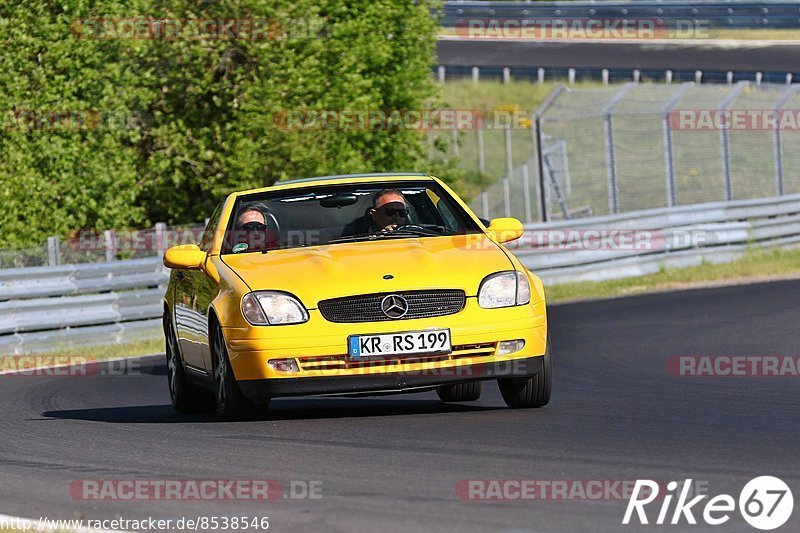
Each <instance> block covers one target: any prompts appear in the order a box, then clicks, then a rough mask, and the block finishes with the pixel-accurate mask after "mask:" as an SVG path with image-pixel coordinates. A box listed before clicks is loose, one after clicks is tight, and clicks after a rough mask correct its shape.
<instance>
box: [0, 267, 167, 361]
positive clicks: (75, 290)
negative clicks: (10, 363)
mask: <svg viewBox="0 0 800 533" xmlns="http://www.w3.org/2000/svg"><path fill="white" fill-rule="evenodd" d="M167 280H168V274H167V271H166V270H165V269H164V267H163V265H162V263H161V258H160V257H150V258H146V259H135V260H129V261H112V262H107V263H88V264H81V265H62V266H54V267H32V268H13V269H2V270H0V354H8V353H15V354H19V353H25V352H31V351H39V350H52V349H60V348H70V347H75V346H89V345H102V344H113V343H121V342H132V341H136V340H141V339H149V338H153V337H155V336H157V335H160V329H161V321H160V316H161V311H162V308H161V299H162V297H163V294H164V290H165V287H166V282H167Z"/></svg>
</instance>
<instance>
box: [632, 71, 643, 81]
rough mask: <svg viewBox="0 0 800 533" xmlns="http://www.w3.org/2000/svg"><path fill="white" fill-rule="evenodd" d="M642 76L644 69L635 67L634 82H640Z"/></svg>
mask: <svg viewBox="0 0 800 533" xmlns="http://www.w3.org/2000/svg"><path fill="white" fill-rule="evenodd" d="M641 78H642V71H640V70H639V69H638V68H635V69H633V83H639V81H640V80H641Z"/></svg>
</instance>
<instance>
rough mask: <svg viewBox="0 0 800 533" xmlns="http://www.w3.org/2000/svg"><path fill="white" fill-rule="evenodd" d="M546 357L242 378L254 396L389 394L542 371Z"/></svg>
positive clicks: (243, 385)
mask: <svg viewBox="0 0 800 533" xmlns="http://www.w3.org/2000/svg"><path fill="white" fill-rule="evenodd" d="M543 361H544V357H542V356H538V357H528V358H524V359H511V360H505V361H492V362H488V363H479V364H475V365H471V366H469V367H468V368H461V369H456V370H455V371H449V370H448V369H442V370H441V371H439V372H424V371H419V372H386V373H383V374H368V375H360V376H353V375H348V376H336V377H316V378H283V379H259V380H245V381H240V382H239V388H240V389H241V390H242V393H243V394H244V395H245V396H246V397H247V398H250V399H251V400H266V399H269V398H277V397H281V396H308V395H351V394H389V393H401V392H422V391H425V390H430V389H433V388H436V387H438V386H441V385H447V384H453V383H462V382H465V381H484V380H489V379H498V378H500V379H502V378H514V377H517V378H519V377H527V376H532V375H534V374H538V373H539V372H540V371H541V369H542V364H543Z"/></svg>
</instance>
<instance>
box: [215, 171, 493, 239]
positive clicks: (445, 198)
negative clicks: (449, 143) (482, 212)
mask: <svg viewBox="0 0 800 533" xmlns="http://www.w3.org/2000/svg"><path fill="white" fill-rule="evenodd" d="M404 188H426V189H430V190H431V191H432V192H433V193H434V194H435V195H436V196H437V197H438V198H439V200H440V201H442V202H444V203H445V207H446V208H447V209H448V210H449V211H450V213H451V214H452V215H453V217H454V218H455V219H456V222H457V223H458V225H459V226H460V227H461V231H459V232H457V233H443V234H442V235H433V234H432V235H421V234H418V235H412V234H410V233H407V232H401V233H397V234H395V235H391V234H387V235H385V236H381V237H376V236H375V235H364V236H363V238H357V239H347V240H343V241H338V242H337V241H336V240H334V241H330V242H320V243H316V244H310V245H309V244H296V245H290V246H280V247H275V248H266V249H253V250H246V251H241V252H233V250H232V248H233V245H232V244H231V243H230V242H228V238H227V236H228V235H231V234H232V232H233V231H235V230H234V225H235V222H236V213H237V212H238V209H239V207H240V206H241V205H243V204H246V203H250V202H258V201H262V202H263V201H265V200H273V199H279V198H286V197H299V196H304V195H309V194H314V195H318V194H335V193H337V192H338V193H341V192H345V191H352V190H354V189H375V190H376V191H378V190H381V189H404ZM440 216H441V215H440ZM482 233H483V229H482V228H481V227H480V225H479V224H478V222H477V221H476V218H475V216H474V215H473V214H471V213H469V212H468V211H467V210H466V209H464V207H463V206H462V204H461V203H460V202H459V201H458V200H457V199H456V198H455V197H454V196H453V195H452V194H451V193H450V192H449V191H448V190H447V189H446V188H445V187H443V186H442V185H441V184H440V183H439V182H438V181H435V180H431V179H409V180H391V181H369V182H350V183H338V184H326V183H319V184H316V185H309V186H307V187H297V188H291V189H277V190H272V191H270V190H267V191H264V190H261V191H258V192H252V193H247V194H241V195H237V197H236V199H235V201H234V203H233V205H232V208H231V212H230V215H229V217H228V221H227V223H226V228H225V233H224V235H223V239H222V244H221V246H220V255H241V254H244V253H255V252H258V253H267V252H273V251H281V250H297V249H303V248H313V247H318V246H336V245H339V244H348V243H354V242H374V241H376V240H382V239H383V238H391V239H394V240H400V239H419V238H437V237H452V236H454V235H465V234H467V235H468V234H482Z"/></svg>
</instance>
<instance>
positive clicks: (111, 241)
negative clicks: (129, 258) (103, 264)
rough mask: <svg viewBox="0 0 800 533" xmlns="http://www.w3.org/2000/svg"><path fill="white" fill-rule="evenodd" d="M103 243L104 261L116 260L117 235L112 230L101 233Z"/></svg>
mask: <svg viewBox="0 0 800 533" xmlns="http://www.w3.org/2000/svg"><path fill="white" fill-rule="evenodd" d="M103 240H104V241H103V242H104V243H105V247H106V261H113V260H114V259H116V258H117V234H116V232H115V231H114V230H113V229H107V230H105V231H104V232H103Z"/></svg>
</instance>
